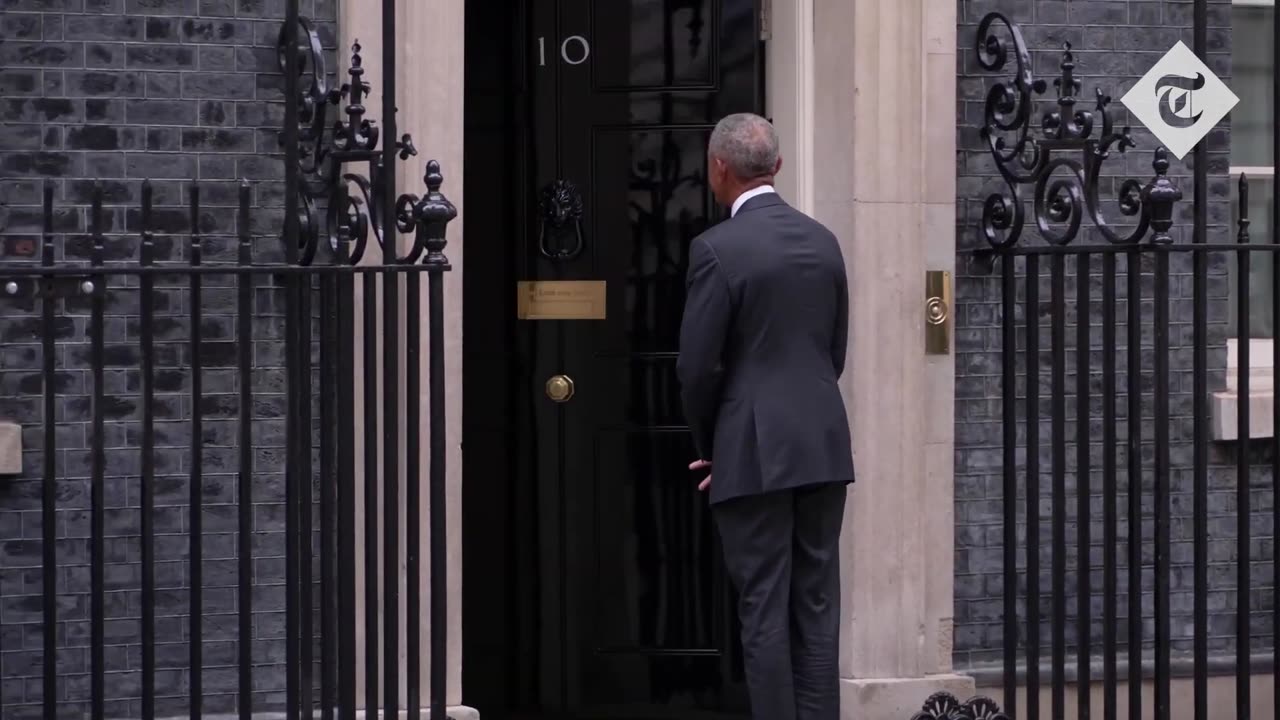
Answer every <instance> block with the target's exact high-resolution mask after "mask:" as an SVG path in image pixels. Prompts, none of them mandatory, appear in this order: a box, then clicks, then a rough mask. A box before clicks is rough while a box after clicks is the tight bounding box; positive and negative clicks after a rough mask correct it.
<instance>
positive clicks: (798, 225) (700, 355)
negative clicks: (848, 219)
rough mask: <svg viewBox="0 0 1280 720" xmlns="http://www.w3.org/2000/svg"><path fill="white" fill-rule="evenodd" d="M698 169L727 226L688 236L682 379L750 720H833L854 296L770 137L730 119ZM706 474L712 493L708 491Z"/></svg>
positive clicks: (756, 122)
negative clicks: (786, 183)
mask: <svg viewBox="0 0 1280 720" xmlns="http://www.w3.org/2000/svg"><path fill="white" fill-rule="evenodd" d="M707 155H708V171H709V175H710V182H711V189H712V191H713V192H714V193H715V196H716V199H717V200H718V201H719V202H721V203H722V204H724V205H725V206H727V207H729V208H731V215H730V218H729V219H728V220H726V221H724V222H722V223H720V224H718V225H716V226H714V227H712V228H711V229H709V230H707V231H706V232H705V233H703V234H702V235H700V236H698V237H697V238H695V239H694V241H693V244H692V246H691V247H690V251H689V255H690V260H689V275H688V299H687V301H686V305H685V314H684V323H683V326H682V327H681V331H680V358H679V363H678V373H679V376H680V383H681V390H682V395H683V399H684V405H685V414H686V417H687V420H688V422H689V426H690V427H691V428H692V430H693V437H694V443H695V445H696V448H697V452H698V457H699V458H700V459H699V460H698V461H696V462H694V463H693V464H691V465H690V469H693V470H699V469H703V468H713V472H712V474H711V475H708V476H707V478H706V479H705V480H703V481H702V483H701V484H700V485H699V488H700V489H703V490H708V489H709V490H710V496H711V498H710V499H711V504H712V505H711V507H712V515H713V516H714V518H715V523H716V527H717V529H718V531H719V533H720V538H721V542H722V545H723V546H724V554H725V565H726V567H727V569H728V572H729V575H730V577H731V579H732V581H733V583H734V586H735V587H736V588H737V590H738V593H739V596H740V600H739V607H738V614H739V617H740V619H741V621H742V646H743V652H744V657H745V665H746V676H747V686H748V690H749V693H750V697H751V706H752V717H753V718H754V719H755V720H839V715H840V698H839V664H838V659H837V658H838V648H839V634H840V617H839V615H840V563H839V538H840V528H841V521H842V519H843V516H844V505H845V492H846V489H847V485H848V484H849V483H851V482H853V457H852V452H851V447H850V438H849V421H848V417H847V415H846V413H845V407H844V400H843V399H842V398H841V395H840V390H839V388H838V387H837V385H836V381H837V379H838V378H839V377H840V374H841V373H842V372H843V370H844V363H845V349H846V344H847V338H848V322H849V321H848V315H849V296H848V283H847V281H846V278H845V270H844V258H843V257H842V256H841V253H840V246H839V244H838V243H837V242H836V238H835V236H834V235H832V234H831V232H830V231H828V230H827V229H826V228H825V227H823V226H822V225H821V224H819V223H818V222H817V221H815V220H814V219H812V218H810V217H808V216H806V215H805V214H804V213H801V212H800V211H798V210H795V209H793V208H792V207H790V206H789V205H787V203H786V202H784V201H783V200H782V198H781V197H779V196H778V194H777V193H776V192H774V190H773V186H772V183H773V178H774V176H775V175H776V174H777V172H778V170H779V169H780V168H781V166H782V160H781V157H780V156H779V152H778V138H777V134H776V133H775V131H774V128H773V125H772V124H771V123H769V122H768V121H767V120H765V119H764V118H761V117H758V116H756V115H749V114H740V115H731V116H729V117H726V118H725V119H724V120H722V121H721V122H720V123H719V124H718V125H717V126H716V128H715V131H714V132H713V133H712V135H711V141H710V147H709V148H708V153H707ZM712 477H714V480H712Z"/></svg>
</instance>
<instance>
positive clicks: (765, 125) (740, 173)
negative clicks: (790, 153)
mask: <svg viewBox="0 0 1280 720" xmlns="http://www.w3.org/2000/svg"><path fill="white" fill-rule="evenodd" d="M708 152H709V153H710V155H711V156H712V157H715V158H719V159H720V161H721V162H723V163H724V164H725V165H727V166H728V167H729V171H730V172H732V173H733V174H734V176H736V177H737V178H738V179H740V180H754V179H756V178H761V177H768V176H771V175H773V173H774V171H775V170H776V169H777V167H778V132H777V131H776V130H774V127H773V123H771V122H769V121H768V120H765V119H764V118H762V117H760V116H759V115H754V114H752V113H735V114H733V115H729V116H726V117H725V118H724V119H723V120H721V121H720V122H719V123H717V124H716V129H715V130H713V131H712V132H711V142H710V143H709V146H708Z"/></svg>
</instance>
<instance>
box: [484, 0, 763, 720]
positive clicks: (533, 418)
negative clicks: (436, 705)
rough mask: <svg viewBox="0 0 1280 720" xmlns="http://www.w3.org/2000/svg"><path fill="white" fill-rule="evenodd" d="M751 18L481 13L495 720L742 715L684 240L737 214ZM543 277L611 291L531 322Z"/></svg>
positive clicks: (730, 10)
mask: <svg viewBox="0 0 1280 720" xmlns="http://www.w3.org/2000/svg"><path fill="white" fill-rule="evenodd" d="M758 18H759V11H758V0H468V2H467V22H466V24H467V38H466V46H467V62H466V72H467V80H466V86H467V95H466V148H465V167H466V173H465V183H466V186H465V187H466V190H465V194H466V197H467V203H466V207H465V208H464V211H463V212H464V215H465V219H466V227H465V231H464V233H465V236H466V237H465V240H464V241H463V243H464V244H465V253H466V262H465V265H464V273H465V279H464V284H463V288H464V289H463V292H464V309H463V313H464V336H465V342H464V346H463V352H464V361H463V362H464V371H463V378H464V400H463V402H464V409H463V415H464V429H463V438H464V440H463V442H464V448H463V458H464V459H463V465H464V468H463V473H464V490H463V493H464V495H463V513H464V517H463V518H462V525H463V534H464V540H463V545H464V550H463V552H464V561H463V573H464V578H463V627H462V628H461V634H462V641H463V658H464V660H463V699H464V701H465V702H467V703H468V704H472V705H475V706H476V707H478V708H479V709H480V710H481V712H482V714H483V715H484V716H485V717H490V718H498V719H499V720H513V719H517V718H518V719H521V720H523V719H524V718H538V719H539V720H552V719H554V720H561V719H562V718H566V719H567V718H575V719H579V720H595V719H596V718H601V719H603V718H620V719H624V720H698V719H707V720H710V719H711V718H741V717H743V716H744V714H745V711H746V699H745V691H744V688H743V686H742V672H741V665H742V660H741V656H740V651H739V649H738V642H737V627H736V622H735V618H734V612H733V597H732V593H731V590H730V588H729V587H728V585H727V582H726V579H725V576H724V573H723V571H722V568H721V560H720V548H719V547H718V545H717V540H716V536H715V532H714V529H713V527H712V525H711V519H710V515H709V512H708V510H707V504H706V498H705V496H703V495H701V494H700V493H698V492H697V490H696V488H695V483H696V480H695V478H694V477H693V476H692V475H691V474H690V473H689V472H688V470H687V469H686V466H687V464H688V462H689V461H690V460H691V459H692V456H693V448H692V446H691V443H690V440H689V436H688V431H687V429H686V427H685V425H684V419H683V417H682V414H681V410H680V402H679V386H678V384H677V382H676V378H675V359H676V351H677V345H678V343H677V337H678V333H679V325H680V318H681V313H682V311H683V306H684V276H685V271H686V267H687V259H686V255H687V249H688V246H689V243H690V241H691V240H692V239H693V238H694V237H695V236H696V235H698V234H699V233H700V232H702V231H703V230H704V229H706V228H707V227H708V226H710V225H711V224H713V223H715V222H717V221H719V220H720V219H722V218H723V216H724V211H723V210H722V209H720V208H717V207H716V206H715V203H714V201H713V199H712V197H711V194H710V191H709V189H708V187H707V182H706V159H705V158H706V142H707V139H708V136H709V134H710V131H711V128H712V127H713V126H714V125H715V123H716V121H718V120H719V119H720V118H721V117H723V116H724V115H726V114H728V113H732V112H740V111H754V112H759V111H760V110H761V109H762V107H763V97H762V90H761V86H762V82H761V80H762V77H763V75H762V53H761V51H760V43H759V41H758V38H759V27H758ZM548 190H550V192H548ZM544 196H546V197H547V200H548V202H546V203H541V200H542V199H543V197H544ZM548 210H550V211H552V212H550V215H549V216H548V214H547V213H546V212H545V211H548ZM531 281H534V282H544V281H582V282H586V283H592V285H590V286H589V287H591V288H594V289H595V290H596V291H599V290H600V289H601V284H603V290H602V296H601V297H602V298H603V306H604V311H605V312H604V313H603V314H604V318H603V319H517V317H516V316H517V312H516V309H517V305H518V302H519V300H520V298H519V297H518V294H517V287H520V286H519V285H518V283H522V282H524V283H528V282H531ZM523 287H524V289H525V290H528V286H527V285H526V286H523ZM544 287H545V286H544ZM578 287H579V288H581V287H582V286H578ZM589 295H590V293H588V296H589ZM570 300H573V298H572V297H570ZM575 303H576V304H575ZM592 304H593V303H592V302H591V301H590V299H589V298H588V299H587V300H586V301H585V304H584V302H582V301H573V302H568V303H561V304H559V306H558V307H555V308H551V311H552V313H551V314H552V315H555V314H557V313H560V314H565V313H567V314H569V315H573V314H579V313H583V312H584V311H586V312H585V314H588V315H599V313H598V312H597V310H598V309H599V308H593V307H591V306H592ZM544 309H545V308H544ZM544 317H545V316H544ZM553 379H555V380H556V381H557V382H552V383H550V384H548V381H549V380H553ZM570 381H571V382H572V396H571V397H565V396H564V395H565V394H567V389H568V387H569V385H568V383H569V382H570ZM549 395H555V396H556V398H552V397H550V396H549ZM557 399H558V400H560V401H559V402H557Z"/></svg>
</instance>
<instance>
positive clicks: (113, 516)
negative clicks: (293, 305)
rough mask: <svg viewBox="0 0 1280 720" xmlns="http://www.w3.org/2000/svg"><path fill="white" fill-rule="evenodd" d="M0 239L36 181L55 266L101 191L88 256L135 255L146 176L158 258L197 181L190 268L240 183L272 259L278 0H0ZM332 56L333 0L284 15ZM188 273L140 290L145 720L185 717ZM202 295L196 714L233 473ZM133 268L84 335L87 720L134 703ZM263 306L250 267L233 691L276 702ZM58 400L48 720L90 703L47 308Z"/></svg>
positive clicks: (30, 707) (30, 496)
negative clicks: (100, 372)
mask: <svg viewBox="0 0 1280 720" xmlns="http://www.w3.org/2000/svg"><path fill="white" fill-rule="evenodd" d="M0 7H2V8H3V14H2V15H0V124H2V126H3V131H0V235H2V237H0V240H2V241H3V243H4V245H3V247H4V252H6V253H8V256H6V257H0V268H3V266H5V265H9V264H17V263H28V262H31V260H29V259H24V258H21V257H16V256H15V255H14V254H13V253H14V251H15V250H16V249H17V248H20V247H21V246H22V245H23V241H31V242H32V243H34V246H36V247H38V244H39V233H40V209H39V203H40V187H41V185H42V183H43V182H44V181H45V180H49V181H52V183H53V186H54V188H55V192H56V198H57V199H56V207H57V209H56V213H55V222H56V230H57V233H58V235H57V237H56V247H57V257H58V263H59V264H69V263H78V262H85V261H86V260H87V258H88V251H89V246H90V243H89V239H88V237H87V234H86V233H87V231H88V217H87V216H88V213H87V210H86V208H85V204H86V203H87V202H88V198H89V197H90V193H91V189H92V186H93V183H94V181H98V180H100V181H101V182H102V183H103V188H104V190H105V193H106V198H107V201H106V205H107V207H106V209H105V219H106V225H107V232H108V237H107V239H106V248H107V253H106V254H107V257H108V259H109V260H111V261H113V262H116V263H121V264H126V265H127V264H133V263H136V261H137V257H138V248H139V244H140V241H139V236H138V232H139V231H140V229H141V218H140V214H139V210H138V207H139V200H140V194H141V185H142V181H143V180H144V179H151V180H152V181H153V187H154V193H155V202H156V210H155V214H154V227H153V230H155V231H156V233H157V235H156V248H157V260H158V262H161V263H170V262H172V263H185V262H186V261H187V258H188V257H189V240H188V235H187V233H188V231H189V228H188V222H187V213H186V210H185V209H184V208H183V203H184V201H185V198H186V190H187V187H188V185H189V184H190V183H192V182H195V181H198V182H199V184H200V186H201V188H202V190H203V197H202V205H203V212H202V214H201V216H200V221H199V222H200V226H201V231H202V232H203V233H204V234H205V238H204V253H205V258H206V262H209V263H217V262H234V261H235V254H236V241H235V233H236V231H237V228H236V220H235V217H236V213H235V209H234V208H235V203H236V193H237V185H238V180H239V179H241V178H243V179H247V180H249V181H250V182H251V183H252V184H253V195H252V202H253V208H254V209H253V214H252V222H251V230H252V232H253V235H254V248H255V256H256V258H257V259H258V260H259V261H268V260H273V259H278V258H279V247H278V243H277V241H276V240H275V238H274V233H275V232H276V231H277V229H278V227H279V225H280V222H281V209H280V207H281V204H282V190H283V188H282V182H281V180H282V178H283V175H284V170H283V163H282V161H281V159H280V157H279V155H278V145H277V135H276V133H277V131H278V130H279V128H280V122H281V119H282V117H283V106H282V104H281V103H280V99H281V93H280V90H281V87H282V85H283V79H282V77H281V75H280V73H279V72H278V70H277V68H276V59H275V52H274V45H275V37H276V33H277V32H278V30H279V20H280V18H281V17H282V16H283V11H284V4H283V2H282V1H281V0H3V1H2V3H0ZM302 12H303V14H305V15H309V16H311V17H313V18H316V19H317V20H319V21H322V25H321V30H322V32H323V33H324V35H325V37H326V38H327V39H328V40H329V45H330V46H332V44H333V43H332V37H333V26H332V23H333V21H334V20H335V18H336V4H335V1H334V0H314V2H310V1H309V2H304V3H303V9H302ZM186 282H187V281H186V279H185V278H182V277H178V276H173V277H161V278H159V279H158V280H157V290H156V294H155V302H154V305H153V308H154V312H155V332H156V334H155V342H156V346H155V347H156V357H157V362H156V374H155V387H156V404H155V409H156V425H155V432H156V438H155V442H156V452H155V463H156V481H155V512H154V515H153V518H152V519H153V522H154V526H155V533H156V540H155V543H154V551H155V559H156V566H155V578H156V584H157V587H158V593H157V596H156V615H157V620H156V641H157V645H156V658H157V673H156V692H157V696H158V702H157V712H158V714H159V715H160V716H161V717H164V716H177V715H185V713H186V709H187V699H186V693H187V688H188V683H189V674H188V672H187V669H188V662H187V653H188V645H187V642H188V639H189V635H188V622H189V618H188V607H189V605H188V602H189V597H190V578H191V574H190V565H189V563H188V558H189V556H188V544H187V532H188V529H189V527H190V518H191V508H190V507H189V506H188V502H187V501H188V498H189V491H190V486H189V479H188V478H189V475H188V473H189V472H190V468H191V466H192V464H193V463H194V462H195V461H196V459H194V458H192V457H191V453H190V426H189V419H190V417H191V414H192V401H191V398H190V381H191V376H190V375H191V374H190V372H189V370H187V368H188V367H189V362H190V356H189V352H190V351H189V348H188V346H187V341H188V337H189V329H190V321H189V312H190V301H191V297H190V295H189V293H188V291H187V285H186ZM205 285H206V289H205V291H204V296H203V300H202V303H201V311H202V314H203V319H202V322H201V327H202V330H203V333H204V340H205V343H204V345H203V347H202V348H201V358H202V362H203V364H204V366H205V370H204V373H203V376H202V377H203V382H204V397H203V400H202V401H201V406H202V411H203V414H204V418H205V421H204V432H203V438H204V444H205V451H204V455H203V457H202V458H200V459H199V460H200V462H201V463H202V467H203V469H204V480H203V486H202V489H201V492H202V496H203V502H202V509H201V516H202V518H203V523H204V528H205V534H204V541H203V542H204V548H203V553H204V562H203V569H204V582H203V598H204V632H203V641H204V663H205V668H206V669H205V673H204V688H205V709H206V711H208V712H227V711H231V710H233V709H234V708H235V702H236V680H235V661H236V657H237V651H238V647H237V637H238V634H237V632H238V631H237V625H236V612H237V604H236V593H235V585H236V561H235V558H236V547H237V545H236V535H235V529H236V517H237V515H236V514H237V505H236V470H237V467H238V465H237V457H238V448H237V445H236V443H237V440H236V437H237V435H236V433H237V423H236V417H237V412H238V397H237V395H236V393H237V391H238V387H239V382H240V381H239V379H238V378H237V374H236V371H235V354H234V348H235V343H234V340H235V337H236V294H235V290H234V287H235V281H234V279H233V278H231V277H229V276H210V277H208V278H207V280H206V281H205ZM139 302H140V298H139V293H138V290H137V279H136V278H126V277H124V276H117V277H115V278H113V280H112V281H111V290H110V294H109V298H108V302H107V310H106V318H105V330H106V352H107V358H108V368H107V370H106V373H105V386H106V393H107V403H106V407H105V412H106V415H107V423H106V429H105V433H104V443H105V447H106V475H107V477H106V479H105V483H104V497H105V507H106V512H105V520H106V534H107V538H106V541H105V543H104V551H105V555H106V559H107V567H106V570H105V577H106V580H105V582H106V588H107V593H106V603H105V607H106V631H105V634H106V643H107V647H106V660H105V662H106V672H107V677H106V693H107V700H108V703H107V705H108V717H139V716H140V710H141V708H140V703H139V698H140V696H141V672H140V671H141V646H140V638H141V627H140V622H139V617H140V608H141V593H140V588H141V582H142V581H141V578H142V567H141V562H140V560H141V538H140V513H139V507H140V494H139V493H140V482H139V474H140V472H141V470H140V468H141V456H140V453H139V450H138V448H139V447H140V445H141V428H142V425H141V417H142V415H141V413H142V402H141V396H140V371H139V338H140V332H141V328H140V323H139V318H138V313H139V307H140V305H139ZM283 307H284V306H283V297H282V294H281V293H280V292H279V290H278V289H277V288H276V287H274V282H273V280H272V279H270V278H267V277H259V278H258V280H257V288H256V290H255V298H254V308H253V316H254V333H255V345H254V348H253V356H254V371H253V376H252V387H253V391H254V408H253V414H254V427H253V435H254V442H255V446H254V464H255V466H254V472H255V477H254V485H253V493H254V500H255V504H254V507H253V525H254V536H253V544H254V583H255V586H254V592H253V596H254V603H255V604H254V608H255V617H254V630H253V632H254V635H253V654H254V662H255V668H254V693H255V697H254V702H255V705H256V706H257V709H259V710H266V709H270V708H273V707H278V706H279V705H280V702H281V700H282V697H283V692H284V672H283V671H284V667H283V661H284V643H283V642H282V638H283V636H284V613H283V608H284V562H283V556H284V547H285V538H284V533H283V528H284V516H283V506H282V500H283V492H284V491H283V477H282V474H281V471H282V468H283V448H282V446H283V437H284V421H283V419H282V418H283V413H284V404H285V401H284V395H283V390H284V387H285V369H284V367H283V365H284V363H283V355H284V353H283ZM39 312H40V305H39V303H38V302H26V303H24V302H4V301H0V343H2V344H0V416H2V417H4V418H6V419H10V420H14V421H17V422H20V423H22V425H23V428H24V447H25V450H26V452H25V453H24V458H23V461H24V462H23V474H22V475H21V476H20V477H18V478H4V479H0V702H2V703H3V712H2V714H3V717H4V718H5V720H19V719H20V718H26V717H38V716H39V713H40V705H39V704H40V703H41V701H42V699H43V693H42V686H41V680H40V677H41V671H42V665H41V663H42V658H43V651H42V647H43V646H42V635H41V633H42V628H43V617H42V614H41V600H42V592H43V586H42V582H43V572H42V568H41V551H42V541H41V538H42V537H43V527H42V522H41V513H40V501H41V494H40V481H39V478H40V473H41V467H42V463H43V460H44V457H45V452H44V448H43V436H42V433H41V429H40V428H41V422H42V419H43V418H42V406H41V402H40V392H41V376H40V372H39V370H40V367H41V358H42V354H41V345H40V342H41V338H42V334H41V333H42V331H41V327H40V324H39V322H38V317H39ZM55 314H56V321H55V330H54V332H55V333H56V337H57V345H56V358H55V363H56V366H57V373H56V376H55V378H54V380H55V385H56V387H57V391H58V397H57V404H56V420H57V438H56V441H57V447H56V450H55V451H54V453H55V459H56V462H57V473H58V481H57V505H58V512H57V528H56V530H55V531H54V534H55V535H56V537H57V544H56V547H57V554H58V568H57V584H58V593H57V606H58V609H59V615H58V625H57V630H58V653H57V662H58V667H59V673H60V679H59V683H58V700H59V703H60V710H61V711H62V714H61V715H60V717H80V716H82V715H81V714H82V713H83V712H84V711H85V709H86V707H87V701H88V697H89V678H88V670H89V618H90V615H89V612H90V597H89V567H88V561H89V553H90V548H91V543H90V531H89V522H90V521H89V517H90V512H89V509H90V464H89V462H90V460H89V451H88V449H89V447H90V442H91V435H90V426H89V421H90V419H91V403H90V393H91V392H92V378H91V375H90V369H89V368H90V366H89V306H88V303H87V302H86V301H85V300H84V299H81V298H68V299H64V300H58V301H56V306H55Z"/></svg>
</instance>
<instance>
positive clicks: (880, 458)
mask: <svg viewBox="0 0 1280 720" xmlns="http://www.w3.org/2000/svg"><path fill="white" fill-rule="evenodd" d="M926 7H927V11H926ZM813 12H814V21H813V27H814V35H813V37H814V63H813V67H814V91H813V97H814V120H813V133H814V140H813V148H814V155H815V157H820V158H822V159H823V162H821V163H814V171H813V172H814V182H813V188H814V189H813V193H814V213H815V215H816V216H817V217H818V219H819V220H821V221H822V222H824V223H825V224H826V225H827V226H828V227H830V228H831V230H832V231H834V232H835V234H836V235H837V236H838V237H839V238H840V239H841V242H842V243H843V246H844V252H845V260H846V262H847V263H848V271H849V278H850V292H851V296H852V297H851V305H850V307H851V313H850V358H849V370H850V371H849V372H848V373H847V374H846V376H845V378H844V380H843V390H844V392H845V397H846V401H847V403H848V407H849V412H850V418H851V421H852V425H853V435H854V449H855V463H856V467H857V473H858V482H857V483H856V484H855V485H854V488H853V491H852V492H851V493H850V499H849V505H848V508H847V509H846V514H845V532H844V539H843V546H842V553H843V558H842V563H843V572H842V582H843V603H844V607H843V612H844V616H845V619H844V622H843V624H842V627H841V632H842V642H843V651H842V655H841V662H840V667H841V675H842V678H843V681H842V687H843V689H842V693H843V715H844V717H846V718H859V719H861V718H885V719H886V720H888V719H890V718H904V719H905V718H909V717H911V715H912V714H913V713H915V712H917V711H919V709H920V706H921V704H922V703H923V702H924V700H925V698H926V697H927V696H928V695H929V694H930V693H932V692H935V691H938V690H947V691H950V692H951V693H953V694H955V695H957V696H960V697H961V699H964V698H965V697H967V696H968V695H970V694H972V692H973V687H974V683H973V680H972V679H971V678H967V677H962V676H957V675H953V674H950V670H951V624H952V602H953V601H952V596H953V590H952V584H953V573H954V567H953V566H954V544H955V543H954V517H953V514H954V511H953V508H954V490H953V472H952V470H953V468H952V462H953V461H952V454H953V446H954V437H953V433H954V431H953V427H954V424H953V415H954V403H953V398H954V366H953V359H952V356H951V355H941V356H926V355H925V350H924V318H925V287H924V285H925V273H926V271H927V270H953V269H954V257H955V230H954V225H955V221H954V218H955V186H954V183H955V179H954V177H955V170H954V158H955V109H954V108H955V87H956V82H955V77H956V74H955V61H956V38H955V33H956V24H955V12H956V6H955V3H945V2H937V1H936V0H815V3H814V11H813Z"/></svg>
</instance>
